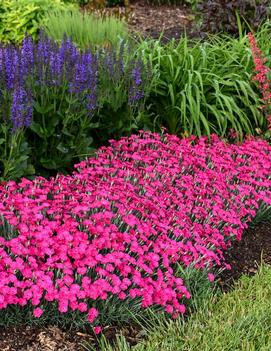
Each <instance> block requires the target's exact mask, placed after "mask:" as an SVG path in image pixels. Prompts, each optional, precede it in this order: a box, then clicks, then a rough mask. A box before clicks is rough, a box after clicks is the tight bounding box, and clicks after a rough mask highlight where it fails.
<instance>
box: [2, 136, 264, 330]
mask: <svg viewBox="0 0 271 351" xmlns="http://www.w3.org/2000/svg"><path fill="white" fill-rule="evenodd" d="M76 168H77V171H76V172H74V173H73V174H72V175H70V176H64V175H59V176H57V177H56V178H51V179H50V180H47V179H44V178H42V177H36V178H35V179H34V180H33V181H31V180H28V179H21V181H20V182H19V183H18V184H17V183H15V182H14V181H10V182H8V183H6V184H3V185H2V186H1V188H0V199H1V201H0V214H1V216H2V217H1V218H2V228H1V236H0V277H1V279H0V309H6V308H7V307H9V306H11V305H16V306H26V305H28V306H33V309H34V312H33V313H34V316H36V317H40V316H41V315H42V314H43V313H44V308H45V306H46V304H54V305H56V306H57V308H58V311H59V313H66V312H70V311H74V313H75V312H76V311H77V312H79V313H82V314H83V315H82V316H84V315H86V314H87V316H88V320H89V322H90V323H92V325H94V326H95V325H96V326H97V324H100V323H101V324H102V323H103V319H102V316H101V314H100V311H101V309H102V306H103V305H105V304H106V303H109V304H111V305H113V304H114V303H115V302H116V301H134V302H136V303H138V302H140V303H141V307H142V308H143V309H145V308H147V307H151V306H158V307H160V308H163V309H164V310H165V311H166V312H167V313H168V314H169V315H171V316H172V317H176V316H177V315H178V314H180V313H181V314H182V313H184V312H185V302H186V301H187V299H189V298H190V292H189V291H188V289H187V287H186V286H187V284H186V281H184V280H183V279H182V277H180V276H179V275H178V272H179V269H178V267H179V266H180V265H181V266H183V267H186V266H187V267H188V266H191V265H193V266H194V267H195V268H196V269H199V270H201V269H207V270H208V271H209V273H210V274H209V277H212V280H213V276H212V274H211V273H212V270H213V269H214V267H215V266H220V267H228V268H229V266H228V264H227V263H226V262H225V260H224V255H223V252H224V251H225V250H226V249H227V248H229V247H230V246H231V242H232V240H240V239H241V236H242V233H243V231H244V229H245V228H247V227H248V223H249V222H250V221H251V220H252V218H253V217H254V216H255V215H256V212H257V208H258V207H259V204H260V203H261V202H265V203H267V204H271V178H270V174H271V146H270V145H269V144H268V143H267V142H265V141H263V140H257V139H254V138H250V139H247V140H245V141H244V142H243V143H242V144H228V143H226V142H225V141H223V140H220V139H219V138H218V137H216V136H214V135H213V136H212V137H211V138H210V139H208V138H207V137H201V138H199V139H197V138H196V137H190V138H186V139H179V138H178V137H176V136H172V135H168V134H163V135H162V136H161V135H158V134H152V133H148V132H142V133H141V134H140V135H137V136H136V135H133V136H131V137H129V138H122V139H121V140H120V141H113V140H112V141H111V145H110V146H109V147H102V148H100V149H99V151H98V153H97V156H96V157H93V158H90V159H88V160H86V161H83V162H81V163H80V164H78V165H77V166H76ZM10 231H12V233H10ZM109 322H110V321H108V319H107V324H108V323H109Z"/></svg>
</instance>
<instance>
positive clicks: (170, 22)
mask: <svg viewBox="0 0 271 351" xmlns="http://www.w3.org/2000/svg"><path fill="white" fill-rule="evenodd" d="M129 11H130V12H129V16H128V24H129V26H130V28H131V30H132V31H137V32H139V33H142V34H143V35H146V36H151V37H153V38H159V37H160V35H161V33H162V32H163V39H164V40H170V39H173V38H175V39H178V38H180V37H181V35H182V34H183V33H184V32H185V30H187V31H189V30H190V29H191V26H192V23H193V18H192V14H191V12H190V10H189V9H188V8H186V7H185V6H168V5H161V6H151V5H149V4H148V3H146V2H144V1H140V2H135V3H134V4H132V5H131V6H130V10H129Z"/></svg>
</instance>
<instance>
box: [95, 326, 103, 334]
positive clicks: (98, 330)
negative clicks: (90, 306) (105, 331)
mask: <svg viewBox="0 0 271 351" xmlns="http://www.w3.org/2000/svg"><path fill="white" fill-rule="evenodd" d="M93 330H94V333H95V334H96V335H98V334H100V333H101V331H102V328H101V327H99V326H97V327H94V328H93Z"/></svg>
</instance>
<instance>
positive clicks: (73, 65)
mask: <svg viewBox="0 0 271 351" xmlns="http://www.w3.org/2000/svg"><path fill="white" fill-rule="evenodd" d="M128 51H129V48H128V47H127V46H126V45H125V43H123V44H122V45H121V47H120V48H119V49H116V50H113V51H99V52H97V53H91V52H90V51H89V50H85V51H80V50H78V49H77V48H76V47H75V46H74V45H73V43H72V42H71V41H70V40H69V39H67V38H65V39H63V41H62V43H61V45H60V46H58V45H57V44H56V43H55V42H54V41H52V40H49V39H48V38H47V37H45V36H42V37H41V38H40V40H39V42H38V43H34V42H33V41H32V40H31V39H30V38H29V37H28V38H26V39H25V40H24V41H23V43H22V47H21V48H17V47H14V46H11V45H9V46H6V47H0V58H1V60H0V67H1V76H0V87H1V91H2V101H1V105H0V117H1V120H2V121H4V123H6V124H7V126H8V127H9V126H12V132H13V133H15V132H16V131H20V130H22V129H23V128H25V129H26V131H25V135H26V139H27V141H28V143H29V145H30V147H31V149H32V154H31V161H32V163H33V165H34V166H35V168H36V169H37V171H38V172H41V171H42V172H45V170H47V174H48V172H49V174H51V173H52V172H53V171H67V170H68V169H70V168H71V166H72V165H73V164H74V162H75V161H76V159H77V160H79V159H80V157H81V158H82V157H85V156H86V155H90V154H91V153H92V152H93V147H97V146H98V145H101V144H102V143H104V142H106V141H107V140H108V139H109V138H112V137H118V136H120V135H127V134H129V133H131V131H132V130H133V129H136V128H138V125H139V124H140V111H139V109H140V107H141V104H142V102H143V101H144V94H145V93H147V86H148V84H149V82H148V81H147V79H145V77H146V75H147V76H148V72H149V71H148V69H147V67H146V66H145V65H144V63H143V62H142V60H141V59H136V58H135V57H132V56H131V55H128ZM137 117H138V118H137ZM136 118H137V119H136ZM10 128H11V127H10ZM50 172H51V173H50Z"/></svg>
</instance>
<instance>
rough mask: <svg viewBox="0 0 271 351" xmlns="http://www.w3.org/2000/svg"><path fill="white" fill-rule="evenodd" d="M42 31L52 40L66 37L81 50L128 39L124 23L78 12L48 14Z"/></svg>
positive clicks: (112, 18) (113, 18) (113, 44)
mask: <svg viewBox="0 0 271 351" xmlns="http://www.w3.org/2000/svg"><path fill="white" fill-rule="evenodd" d="M43 29H44V31H45V32H46V34H47V35H48V36H49V37H51V38H52V39H54V40H57V41H61V40H62V39H63V37H64V36H65V35H66V36H68V37H69V38H71V39H72V41H73V42H74V43H76V44H77V45H78V46H79V47H81V48H85V47H90V46H91V47H97V46H105V47H108V46H115V45H116V44H118V43H119V41H120V39H125V38H127V37H128V30H127V26H126V24H125V23H124V21H122V20H119V19H117V18H115V17H112V16H111V17H104V18H101V17H98V16H96V15H93V14H88V13H82V12H80V11H79V10H73V11H53V12H49V13H48V16H47V18H46V21H45V22H44V23H43Z"/></svg>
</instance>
